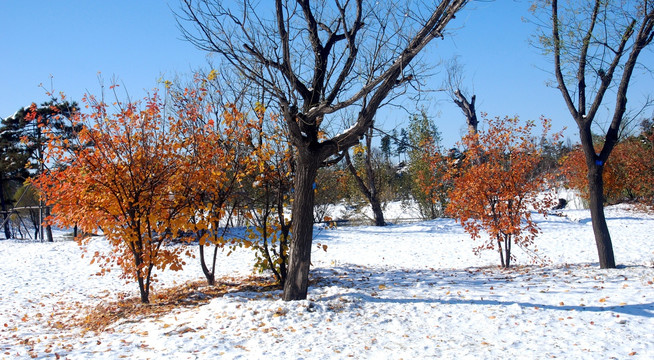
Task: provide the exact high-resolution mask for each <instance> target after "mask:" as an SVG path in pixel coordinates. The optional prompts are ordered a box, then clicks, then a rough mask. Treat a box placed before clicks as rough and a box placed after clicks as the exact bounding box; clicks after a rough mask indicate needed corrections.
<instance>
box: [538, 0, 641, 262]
mask: <svg viewBox="0 0 654 360" xmlns="http://www.w3.org/2000/svg"><path fill="white" fill-rule="evenodd" d="M534 5H535V6H534V9H536V10H538V9H539V8H541V9H544V10H545V14H548V16H547V20H545V21H542V23H541V29H542V30H543V31H542V32H541V33H540V34H539V36H538V38H539V40H540V46H542V47H543V49H544V50H545V51H546V54H548V55H549V56H552V57H553V59H554V74H555V76H556V84H557V87H558V89H559V90H560V91H561V95H562V96H563V99H564V101H565V104H566V106H567V107H568V110H569V111H570V114H572V117H573V118H574V120H575V122H576V123H577V127H578V129H579V136H580V139H581V146H582V148H583V150H584V154H585V158H586V165H587V166H588V189H589V193H590V213H591V219H592V223H593V232H594V234H595V242H596V245H597V251H598V255H599V261H600V267H601V268H614V267H615V257H614V254H613V245H612V243H611V236H610V234H609V230H608V227H607V224H606V218H605V216H604V194H603V193H604V184H603V181H602V174H603V172H604V167H605V164H606V162H607V161H608V160H609V155H610V154H611V151H612V150H613V148H614V147H615V145H616V143H617V141H618V136H619V131H620V124H621V123H622V122H623V119H624V118H625V111H626V106H627V90H628V88H629V83H630V81H631V79H632V75H633V72H634V69H635V68H636V66H637V64H638V57H639V55H640V54H641V52H642V51H643V49H644V48H645V47H646V46H648V45H650V44H651V42H652V38H653V37H654V30H653V27H654V1H652V0H628V1H624V0H593V1H568V0H566V1H565V2H564V5H563V6H561V7H560V6H559V1H557V0H540V1H537V2H536V3H535V4H534ZM539 5H541V6H542V7H540V6H539ZM609 89H613V90H614V91H609ZM612 92H614V93H615V105H614V106H613V107H612V111H613V113H612V116H611V123H610V125H609V126H608V129H607V130H606V131H605V133H604V134H603V138H604V139H603V140H604V142H603V144H601V147H600V148H599V151H597V150H596V148H595V146H596V145H600V144H594V143H593V134H592V131H591V127H592V126H593V124H594V123H595V118H596V117H597V113H598V111H600V107H601V106H602V104H603V103H604V99H605V97H606V95H607V94H611V93H612Z"/></svg>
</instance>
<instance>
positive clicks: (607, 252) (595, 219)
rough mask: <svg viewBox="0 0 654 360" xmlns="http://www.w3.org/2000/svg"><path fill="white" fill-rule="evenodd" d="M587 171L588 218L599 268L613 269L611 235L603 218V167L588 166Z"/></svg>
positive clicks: (596, 165) (613, 259) (613, 258)
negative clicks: (590, 223) (590, 221)
mask: <svg viewBox="0 0 654 360" xmlns="http://www.w3.org/2000/svg"><path fill="white" fill-rule="evenodd" d="M589 169H590V170H589V171H588V192H589V196H590V205H589V206H590V218H591V220H592V224H593V233H594V235H595V244H596V245H597V255H598V256H599V262H600V268H602V269H613V268H615V257H614V255H613V244H612V242H611V235H610V234H609V228H608V226H607V224H606V217H605V216H604V180H603V179H602V173H603V170H604V166H602V165H598V164H594V165H593V166H589Z"/></svg>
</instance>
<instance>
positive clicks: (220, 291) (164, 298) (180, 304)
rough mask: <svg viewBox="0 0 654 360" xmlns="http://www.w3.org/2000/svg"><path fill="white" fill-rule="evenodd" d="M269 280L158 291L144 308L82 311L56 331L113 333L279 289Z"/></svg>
mask: <svg viewBox="0 0 654 360" xmlns="http://www.w3.org/2000/svg"><path fill="white" fill-rule="evenodd" d="M279 288H280V287H279V285H277V284H275V283H274V282H273V281H272V279H270V278H261V277H254V276H251V277H247V278H221V279H216V283H215V285H213V286H209V285H207V283H206V281H192V282H187V283H185V284H182V285H179V286H175V287H172V288H167V289H163V290H159V291H157V292H156V294H151V295H150V301H151V303H150V304H143V303H141V302H140V298H127V299H121V300H116V301H105V302H103V303H101V304H99V305H96V306H94V307H87V308H81V309H79V310H78V311H77V315H76V316H74V317H73V318H72V319H67V320H63V319H59V321H53V326H56V327H57V328H74V327H76V328H82V329H83V330H84V331H93V332H103V331H111V327H112V326H113V325H115V324H117V323H122V322H129V321H140V320H142V319H144V318H159V317H161V316H164V315H166V314H169V313H170V312H172V311H173V310H175V309H178V308H188V307H195V306H199V305H202V304H206V303H208V302H209V301H211V299H214V298H218V297H222V296H224V295H225V294H227V293H230V292H236V291H251V292H266V291H272V290H276V289H279Z"/></svg>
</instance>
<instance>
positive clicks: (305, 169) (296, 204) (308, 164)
mask: <svg viewBox="0 0 654 360" xmlns="http://www.w3.org/2000/svg"><path fill="white" fill-rule="evenodd" d="M318 159H319V157H318V155H317V154H314V153H313V152H312V151H311V150H309V149H306V148H298V154H297V157H296V172H295V189H294V193H293V215H292V219H293V224H292V231H291V246H290V254H289V262H288V272H287V277H286V281H285V282H284V294H283V295H282V299H283V300H284V301H290V300H304V299H306V298H307V289H308V287H309V267H310V265H311V243H312V240H313V206H314V200H315V199H314V191H313V184H314V183H315V181H316V175H317V174H318V165H319V164H318Z"/></svg>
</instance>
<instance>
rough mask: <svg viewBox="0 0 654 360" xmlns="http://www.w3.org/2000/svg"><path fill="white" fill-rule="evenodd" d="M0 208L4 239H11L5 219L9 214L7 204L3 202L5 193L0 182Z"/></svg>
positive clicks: (7, 222)
mask: <svg viewBox="0 0 654 360" xmlns="http://www.w3.org/2000/svg"><path fill="white" fill-rule="evenodd" d="M0 206H1V209H2V222H3V223H4V229H5V238H6V239H11V228H10V227H9V220H7V218H8V217H9V212H7V204H6V202H5V192H4V187H3V186H2V182H1V181H0Z"/></svg>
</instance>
